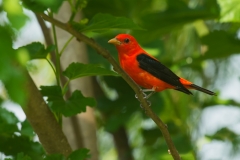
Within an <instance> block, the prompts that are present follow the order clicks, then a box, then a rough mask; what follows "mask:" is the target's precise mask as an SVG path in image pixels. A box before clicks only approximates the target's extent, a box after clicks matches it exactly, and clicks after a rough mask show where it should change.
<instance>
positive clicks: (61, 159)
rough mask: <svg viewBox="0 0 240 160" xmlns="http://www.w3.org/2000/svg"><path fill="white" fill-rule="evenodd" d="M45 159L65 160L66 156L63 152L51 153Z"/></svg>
mask: <svg viewBox="0 0 240 160" xmlns="http://www.w3.org/2000/svg"><path fill="white" fill-rule="evenodd" d="M44 160H65V157H64V156H63V155H61V154H51V155H46V157H45V158H44Z"/></svg>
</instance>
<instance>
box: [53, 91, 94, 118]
mask: <svg viewBox="0 0 240 160" xmlns="http://www.w3.org/2000/svg"><path fill="white" fill-rule="evenodd" d="M51 100H52V99H51ZM49 106H50V108H51V109H52V110H53V111H54V112H56V113H61V114H63V115H64V116H65V117H70V116H73V115H76V114H78V113H81V112H86V107H87V106H91V107H93V106H96V101H95V100H94V98H90V97H84V96H83V95H82V93H81V92H80V91H78V90H76V91H74V92H73V94H72V96H71V97H70V98H69V99H68V100H67V101H64V100H63V99H58V100H53V101H50V102H49Z"/></svg>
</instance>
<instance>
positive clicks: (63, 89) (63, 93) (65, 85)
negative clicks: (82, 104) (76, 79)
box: [62, 79, 71, 95]
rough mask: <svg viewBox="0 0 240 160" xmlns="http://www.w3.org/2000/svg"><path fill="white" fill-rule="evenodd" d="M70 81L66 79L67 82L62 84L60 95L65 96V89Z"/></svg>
mask: <svg viewBox="0 0 240 160" xmlns="http://www.w3.org/2000/svg"><path fill="white" fill-rule="evenodd" d="M70 81H71V79H68V80H67V82H66V83H65V84H64V86H63V88H62V95H65V93H66V92H67V87H68V84H69V82H70Z"/></svg>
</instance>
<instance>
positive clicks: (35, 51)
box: [18, 42, 55, 59]
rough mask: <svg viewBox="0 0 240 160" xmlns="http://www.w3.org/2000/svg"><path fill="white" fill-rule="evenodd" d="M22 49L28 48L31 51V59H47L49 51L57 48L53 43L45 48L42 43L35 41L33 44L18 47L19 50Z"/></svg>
mask: <svg viewBox="0 0 240 160" xmlns="http://www.w3.org/2000/svg"><path fill="white" fill-rule="evenodd" d="M20 49H26V50H27V51H28V52H29V55H30V59H45V58H46V57H47V55H48V53H49V52H51V51H53V50H54V49H55V46H54V45H51V46H48V47H47V48H46V49H45V47H44V45H43V44H42V43H40V42H33V43H31V44H28V45H26V46H22V47H20V48H18V50H20Z"/></svg>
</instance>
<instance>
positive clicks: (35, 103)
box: [23, 73, 72, 157]
mask: <svg viewBox="0 0 240 160" xmlns="http://www.w3.org/2000/svg"><path fill="white" fill-rule="evenodd" d="M27 80H28V81H27V83H28V84H27V93H28V95H29V97H28V98H29V99H28V104H27V106H26V107H25V108H23V109H24V112H25V114H26V116H27V119H28V121H29V122H30V124H31V126H32V127H33V129H34V131H35V132H36V134H37V135H38V137H39V140H40V142H41V144H42V146H43V148H44V149H45V151H46V152H47V154H55V153H60V154H63V155H64V156H65V157H67V156H68V155H69V154H70V153H71V152H72V149H71V147H70V145H69V143H68V141H67V139H66V137H65V135H64V134H63V132H62V129H61V127H60V125H59V124H58V123H57V121H56V119H55V117H54V115H53V114H52V112H51V111H50V109H49V108H48V106H47V104H46V103H45V101H44V99H43V97H42V95H41V93H40V92H39V90H38V89H37V87H36V85H35V84H34V82H33V80H32V78H31V77H30V76H29V74H28V73H27Z"/></svg>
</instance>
